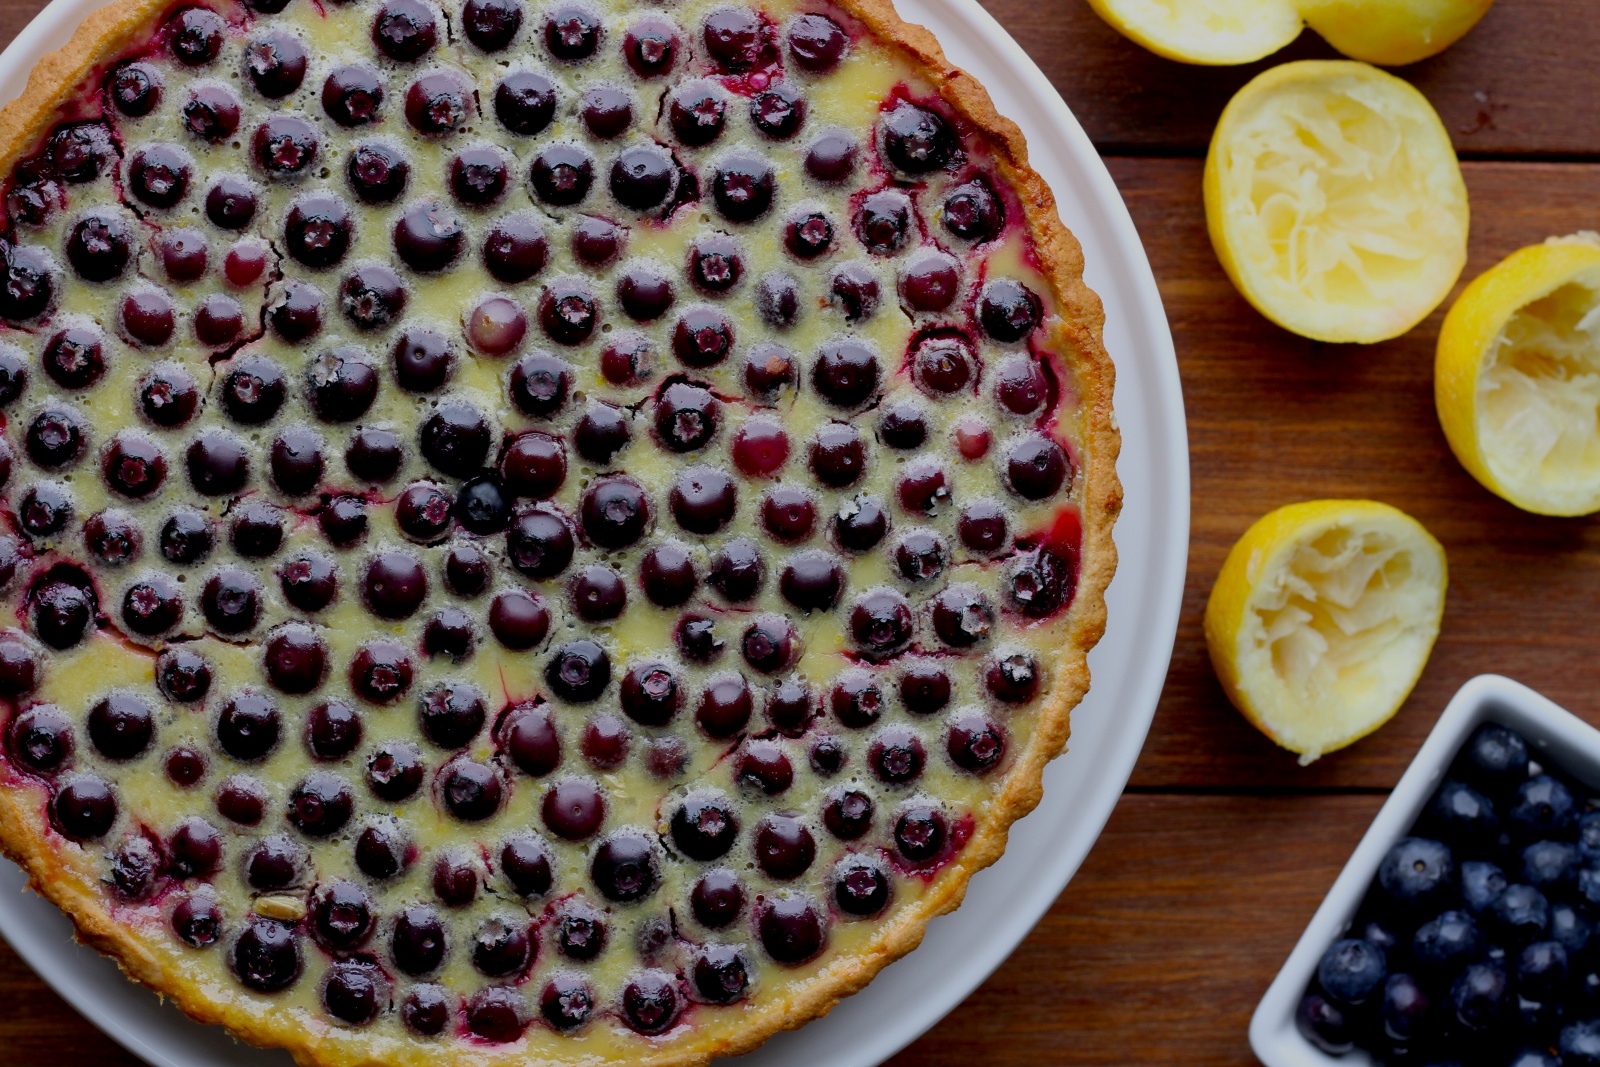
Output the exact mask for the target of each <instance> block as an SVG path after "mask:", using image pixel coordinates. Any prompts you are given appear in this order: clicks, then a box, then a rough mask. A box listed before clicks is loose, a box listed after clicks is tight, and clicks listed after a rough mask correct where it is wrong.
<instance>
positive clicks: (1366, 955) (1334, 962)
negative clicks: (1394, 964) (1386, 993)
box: [1317, 913, 1477, 1006]
mask: <svg viewBox="0 0 1600 1067" xmlns="http://www.w3.org/2000/svg"><path fill="white" fill-rule="evenodd" d="M1447 914H1449V913H1447ZM1463 918H1465V916H1463ZM1467 921H1468V922H1471V920H1470V919H1469V920H1467ZM1473 932H1474V933H1476V932H1477V931H1476V930H1474V931H1473ZM1387 970H1388V966H1387V964H1386V962H1385V960H1384V956H1383V950H1382V949H1380V948H1379V947H1378V946H1376V945H1374V944H1373V943H1372V942H1370V941H1364V940H1362V939H1360V938H1354V937H1352V938H1345V939H1344V940H1343V941H1335V942H1334V943H1333V945H1332V947H1330V948H1329V949H1328V951H1327V952H1325V953H1323V956H1322V962H1321V963H1319V964H1317V981H1318V982H1320V983H1321V984H1322V990H1323V992H1325V993H1327V994H1328V996H1330V997H1332V998H1333V999H1334V1000H1336V1001H1338V1002H1339V1003H1341V1004H1347V1005H1351V1006H1354V1005H1358V1004H1364V1003H1366V1002H1367V1000H1368V999H1369V998H1371V996H1372V995H1373V994H1374V993H1375V992H1377V990H1378V987H1380V986H1381V985H1383V979H1384V975H1385V974H1386V972H1387Z"/></svg>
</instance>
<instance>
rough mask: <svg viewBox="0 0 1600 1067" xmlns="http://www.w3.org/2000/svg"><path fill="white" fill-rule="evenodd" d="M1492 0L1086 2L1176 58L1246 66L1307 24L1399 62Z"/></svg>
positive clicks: (1374, 56)
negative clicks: (1243, 64)
mask: <svg viewBox="0 0 1600 1067" xmlns="http://www.w3.org/2000/svg"><path fill="white" fill-rule="evenodd" d="M1493 2H1494V0H1089V4H1090V6H1091V7H1093V8H1094V10H1095V12H1096V13H1097V14H1099V16H1100V17H1101V18H1103V19H1105V21H1106V22H1108V23H1110V24H1111V26H1112V28H1114V29H1115V30H1117V32H1119V33H1121V34H1122V35H1123V36H1124V37H1127V38H1129V39H1130V40H1132V41H1134V42H1136V43H1138V44H1141V45H1143V46H1144V47H1146V48H1148V49H1150V51H1152V52H1154V53H1156V54H1157V55H1160V56H1165V57H1166V58H1168V59H1175V60H1177V61H1178V62H1180V63H1201V64H1206V65H1219V64H1231V63H1251V62H1254V61H1255V60H1257V59H1260V58H1262V57H1263V56H1268V55H1271V54H1272V53H1273V52H1276V51H1277V50H1278V49H1280V48H1282V47H1284V46H1285V45H1287V44H1288V43H1289V42H1291V41H1293V40H1294V39H1295V38H1296V37H1298V36H1300V30H1301V29H1302V28H1303V27H1304V26H1305V25H1307V24H1309V25H1310V26H1311V28H1312V29H1314V30H1316V31H1317V32H1318V33H1320V34H1321V35H1322V36H1323V38H1324V39H1325V40H1326V41H1327V42H1328V43H1329V44H1331V45H1333V47H1335V48H1337V49H1338V50H1339V51H1341V52H1343V53H1344V54H1345V55H1347V56H1349V57H1350V58H1351V59H1360V60H1364V61H1365V62H1368V63H1379V64H1382V65H1384V66H1398V65H1400V64H1403V63H1415V62H1417V60H1419V59H1426V58H1427V57H1428V56H1431V55H1434V54H1436V53H1438V52H1442V51H1444V50H1445V49H1446V48H1448V47H1450V45H1452V44H1454V43H1455V42H1456V41H1458V40H1459V39H1460V38H1461V37H1462V36H1463V35H1464V34H1465V33H1466V32H1467V31H1468V30H1470V29H1472V27H1473V26H1474V25H1475V24H1476V23H1477V21H1478V20H1479V19H1480V18H1482V17H1483V15H1484V12H1486V11H1488V10H1489V6H1490V5H1491V4H1492V3H1493Z"/></svg>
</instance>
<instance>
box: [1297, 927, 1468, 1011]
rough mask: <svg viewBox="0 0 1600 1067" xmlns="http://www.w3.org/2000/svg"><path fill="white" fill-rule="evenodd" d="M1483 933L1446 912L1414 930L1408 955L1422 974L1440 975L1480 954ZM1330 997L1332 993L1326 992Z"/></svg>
mask: <svg viewBox="0 0 1600 1067" xmlns="http://www.w3.org/2000/svg"><path fill="white" fill-rule="evenodd" d="M1483 951H1484V941H1483V934H1482V933H1480V932H1479V930H1478V924H1477V923H1476V922H1474V921H1473V919H1472V916H1470V915H1468V914H1467V913H1466V912H1464V911H1447V912H1444V913H1443V914H1442V915H1439V916H1438V917H1437V918H1434V919H1430V920H1428V921H1427V922H1425V923H1423V924H1422V925H1421V926H1420V927H1418V929H1417V933H1416V936H1415V937H1413V938H1412V939H1411V955H1412V958H1413V959H1415V960H1416V963H1417V967H1418V968H1419V969H1421V970H1422V971H1423V973H1425V974H1429V975H1435V976H1442V975H1445V974H1448V973H1449V972H1451V971H1453V970H1455V969H1456V968H1457V967H1459V966H1461V965H1462V964H1464V963H1470V962H1471V961H1473V960H1475V959H1478V958H1479V957H1480V956H1482V955H1483ZM1329 992H1330V994H1331V993H1332V990H1330V991H1329Z"/></svg>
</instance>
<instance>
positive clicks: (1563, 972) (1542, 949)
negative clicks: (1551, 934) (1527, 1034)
mask: <svg viewBox="0 0 1600 1067" xmlns="http://www.w3.org/2000/svg"><path fill="white" fill-rule="evenodd" d="M1516 967H1517V969H1516V975H1517V992H1518V993H1520V994H1521V995H1522V996H1523V997H1526V998H1527V999H1529V1000H1536V1001H1539V1002H1540V1003H1546V1004H1548V1003H1553V1002H1555V1001H1557V1000H1558V999H1560V997H1561V995H1562V993H1564V992H1565V991H1566V985H1567V950H1566V949H1565V948H1563V947H1561V945H1559V944H1558V943H1556V942H1554V941H1535V942H1534V943H1533V944H1531V945H1529V946H1527V947H1526V948H1524V949H1523V950H1522V951H1521V952H1520V953H1519V954H1518V955H1517V964H1516Z"/></svg>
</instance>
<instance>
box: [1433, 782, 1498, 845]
mask: <svg viewBox="0 0 1600 1067" xmlns="http://www.w3.org/2000/svg"><path fill="white" fill-rule="evenodd" d="M1422 825H1424V826H1426V827H1427V829H1428V832H1429V833H1430V834H1432V835H1433V836H1435V837H1437V838H1439V839H1440V840H1441V841H1445V842H1447V843H1448V844H1449V845H1450V847H1451V848H1453V849H1456V850H1457V851H1464V852H1471V851H1482V850H1483V849H1485V848H1488V847H1492V846H1493V843H1494V840H1495V837H1496V835H1497V834H1498V833H1499V830H1500V817H1499V815H1498V814H1496V812H1495V810H1494V804H1493V802H1491V801H1490V800H1489V798H1488V797H1486V796H1484V795H1483V794H1482V793H1480V792H1478V791H1477V790H1476V789H1474V788H1472V787H1471V786H1470V785H1467V784H1466V783H1465V782H1458V781H1456V780H1454V779H1449V780H1447V781H1446V782H1445V783H1444V784H1443V785H1441V786H1440V787H1439V791H1438V792H1436V793H1434V795H1433V799H1432V800H1430V801H1429V802H1428V807H1427V810H1426V811H1425V812H1424V813H1423V818H1422Z"/></svg>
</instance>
